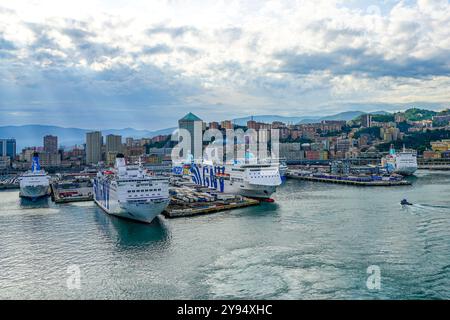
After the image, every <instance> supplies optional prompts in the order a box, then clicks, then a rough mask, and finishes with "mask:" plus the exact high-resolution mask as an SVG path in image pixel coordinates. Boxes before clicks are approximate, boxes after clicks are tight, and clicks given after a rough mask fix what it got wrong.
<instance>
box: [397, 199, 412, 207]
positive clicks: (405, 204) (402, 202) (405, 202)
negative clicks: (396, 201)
mask: <svg viewBox="0 0 450 320" xmlns="http://www.w3.org/2000/svg"><path fill="white" fill-rule="evenodd" d="M400 204H401V205H402V206H412V205H413V204H412V203H411V202H409V201H408V200H406V199H403V200H402V201H401V202H400Z"/></svg>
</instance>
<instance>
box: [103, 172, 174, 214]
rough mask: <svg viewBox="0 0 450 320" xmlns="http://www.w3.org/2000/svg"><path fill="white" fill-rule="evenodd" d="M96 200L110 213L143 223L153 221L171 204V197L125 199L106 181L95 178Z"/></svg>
mask: <svg viewBox="0 0 450 320" xmlns="http://www.w3.org/2000/svg"><path fill="white" fill-rule="evenodd" d="M94 201H95V203H96V204H97V205H98V206H99V207H100V208H101V209H103V211H105V212H106V213H108V214H110V215H114V216H117V217H119V218H125V219H130V220H134V221H138V222H143V223H151V222H152V221H153V220H154V219H155V218H156V217H157V216H158V215H159V214H160V213H162V212H163V211H164V209H165V208H166V207H167V205H168V204H169V198H163V197H155V198H140V199H133V200H131V199H123V200H120V199H119V197H118V192H117V190H114V189H112V188H110V185H109V184H108V183H106V182H101V181H97V180H94Z"/></svg>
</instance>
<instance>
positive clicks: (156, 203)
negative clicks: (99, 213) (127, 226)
mask: <svg viewBox="0 0 450 320" xmlns="http://www.w3.org/2000/svg"><path fill="white" fill-rule="evenodd" d="M94 201H95V203H97V205H98V206H99V207H100V208H102V209H103V210H104V211H106V212H107V213H108V214H111V215H115V216H118V217H121V218H128V219H132V220H136V221H140V222H145V223H150V222H152V221H153V219H154V218H155V217H156V216H157V215H159V214H160V213H161V212H162V211H163V210H164V209H165V208H166V207H167V205H168V204H169V181H168V180H167V179H165V178H158V177H154V176H152V175H150V174H149V173H147V172H146V171H145V170H144V169H143V168H142V166H141V165H140V164H139V165H127V164H126V162H125V158H124V156H123V155H122V154H118V155H117V157H116V166H115V168H114V169H112V170H106V171H101V172H98V173H97V177H96V178H95V179H94Z"/></svg>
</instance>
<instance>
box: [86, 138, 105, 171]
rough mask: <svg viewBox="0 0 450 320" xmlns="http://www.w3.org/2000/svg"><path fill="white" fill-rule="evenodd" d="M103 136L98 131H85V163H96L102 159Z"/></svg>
mask: <svg viewBox="0 0 450 320" xmlns="http://www.w3.org/2000/svg"><path fill="white" fill-rule="evenodd" d="M102 144H103V137H102V133H101V132H100V131H94V132H88V133H86V163H87V164H97V163H99V162H100V161H101V160H102Z"/></svg>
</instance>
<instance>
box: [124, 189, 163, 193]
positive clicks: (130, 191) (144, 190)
mask: <svg viewBox="0 0 450 320" xmlns="http://www.w3.org/2000/svg"><path fill="white" fill-rule="evenodd" d="M152 191H161V189H142V190H128V193H135V192H152Z"/></svg>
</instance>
